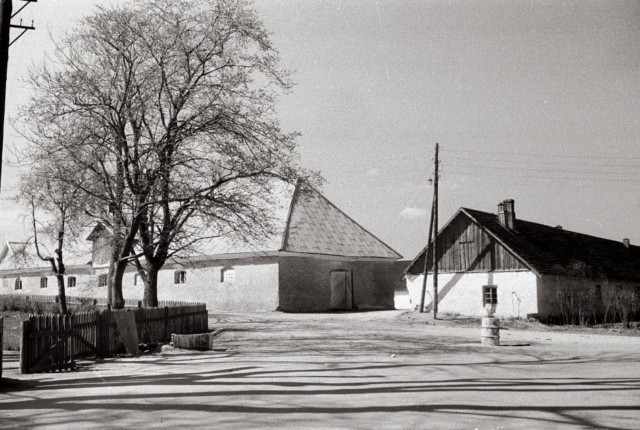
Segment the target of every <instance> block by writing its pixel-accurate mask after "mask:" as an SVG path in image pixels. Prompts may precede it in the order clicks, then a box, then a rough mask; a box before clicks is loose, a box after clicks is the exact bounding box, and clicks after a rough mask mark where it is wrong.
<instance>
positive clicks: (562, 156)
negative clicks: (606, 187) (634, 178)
mask: <svg viewBox="0 0 640 430" xmlns="http://www.w3.org/2000/svg"><path fill="white" fill-rule="evenodd" d="M443 151H446V152H454V153H459V154H466V153H469V152H473V153H481V154H500V155H515V156H523V157H557V158H587V159H602V158H605V159H611V160H616V159H622V160H640V157H628V156H623V157H614V156H610V155H568V154H549V153H546V154H543V153H533V152H512V151H487V150H477V149H466V150H456V149H443Z"/></svg>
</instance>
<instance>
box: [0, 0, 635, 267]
mask: <svg viewBox="0 0 640 430" xmlns="http://www.w3.org/2000/svg"><path fill="white" fill-rule="evenodd" d="M125 1H126V0H112V1H104V0H101V1H100V2H99V3H100V4H109V3H112V4H117V3H123V2H125ZM14 3H15V4H16V5H21V4H22V2H20V1H15V2H14ZM97 3H98V1H96V0H82V1H77V0H41V1H38V2H37V3H33V4H31V5H29V6H28V7H27V8H26V9H25V10H24V11H23V12H22V13H21V14H20V16H21V17H23V19H24V20H25V23H27V22H30V21H31V19H32V18H33V19H34V23H35V26H36V30H35V31H30V32H28V33H27V34H25V35H24V36H23V37H22V38H21V39H20V40H19V41H18V42H16V44H14V45H13V46H12V47H11V51H10V60H9V61H10V63H9V74H8V81H7V82H8V83H7V85H8V90H7V113H8V117H12V116H13V117H15V115H16V112H17V111H16V109H17V106H19V105H20V104H23V103H25V102H26V101H27V100H28V97H29V90H28V87H27V86H26V85H25V84H24V83H23V81H22V80H23V79H24V77H25V76H26V73H27V69H28V67H29V65H30V64H32V63H38V62H41V61H43V59H44V58H45V55H46V54H47V53H50V52H51V51H52V49H53V44H52V42H51V41H50V37H51V36H53V37H59V36H60V35H61V34H63V33H64V32H66V31H73V28H74V25H75V24H76V22H77V20H78V19H79V18H80V17H82V16H83V15H85V14H87V13H90V12H91V10H92V9H93V7H94V5H95V4H97ZM14 8H15V6H14ZM255 8H256V9H257V11H258V13H259V15H260V16H261V17H262V19H263V21H264V23H265V26H266V27H267V29H268V30H269V31H270V32H271V33H272V39H273V42H274V45H275V46H276V47H277V48H278V50H279V51H280V55H281V61H282V62H281V64H282V66H283V67H285V68H287V69H290V70H292V71H293V78H294V81H295V82H296V86H295V87H294V89H293V91H292V92H291V93H290V94H288V95H286V96H284V97H282V98H281V100H280V101H279V104H278V112H279V117H280V120H281V124H282V126H283V128H284V129H285V130H287V131H293V130H297V131H299V132H300V133H301V137H300V139H299V141H298V145H299V152H300V156H301V162H302V164H303V165H304V166H305V167H307V168H310V169H315V170H319V171H320V172H321V173H322V174H323V176H324V178H325V179H326V183H325V184H324V187H323V190H322V191H323V193H324V195H325V196H326V197H327V198H328V199H329V200H331V201H332V202H333V203H335V204H336V205H337V206H338V207H339V208H341V209H342V210H343V211H344V212H345V213H347V214H348V215H349V216H351V217H353V218H354V219H355V220H357V221H358V222H359V223H360V224H361V225H362V226H364V227H365V228H367V229H368V230H369V231H371V232H372V233H374V234H375V235H376V236H378V237H379V238H380V239H382V240H383V241H384V242H386V243H387V244H388V245H390V246H391V247H392V248H394V249H395V250H397V251H398V252H400V253H401V254H402V255H403V256H404V257H405V258H407V259H411V258H413V257H414V256H415V254H416V253H417V252H418V251H419V250H420V249H421V248H422V247H423V246H424V245H425V243H426V241H427V232H428V224H429V211H430V208H431V200H432V194H433V188H432V186H431V185H430V183H429V182H428V179H429V178H430V177H432V176H433V161H432V158H433V153H434V146H435V144H436V143H439V145H440V148H441V151H440V160H441V166H440V167H441V169H440V176H439V178H440V182H439V184H440V186H439V191H440V193H439V220H440V223H439V227H442V225H443V224H444V223H445V222H446V221H447V220H448V219H449V218H450V217H451V216H453V214H454V213H455V211H456V210H457V209H458V208H459V207H470V208H474V209H478V210H484V211H487V212H494V213H495V212H496V205H497V204H498V203H499V202H500V201H502V200H504V199H507V198H511V199H514V200H515V209H516V215H517V217H518V218H522V219H526V220H529V221H534V222H539V223H543V224H548V225H554V226H555V225H562V226H563V228H565V229H566V230H573V231H578V232H582V233H586V234H592V235H595V236H600V237H606V238H611V239H614V240H622V238H629V239H631V243H633V244H637V245H640V221H639V217H638V214H640V115H639V114H638V113H639V112H640V2H638V1H583V0H580V1H561V0H560V1H558V0H549V1H526V2H525V1H512V0H509V1H507V0H505V1H472V0H467V1H425V0H422V1H417V0H415V1H407V0H394V1H390V0H384V1H383V0H378V1H374V0H359V1H339V0H323V1H318V0H311V1H310V0H261V1H258V2H256V4H255ZM14 22H15V19H14ZM12 31H15V30H12ZM9 123H10V120H9V118H7V124H9ZM7 127H10V125H7ZM5 136H6V138H5V139H6V143H5V145H6V146H10V145H15V146H17V147H20V145H23V144H24V142H22V141H21V138H20V137H19V136H18V134H17V133H16V132H15V131H12V130H11V129H10V128H7V131H6V132H5ZM5 156H6V157H7V158H9V157H11V155H10V154H5ZM17 170H18V169H17V168H16V167H11V166H8V167H3V178H2V186H3V189H2V194H1V196H2V198H1V199H0V236H3V239H4V240H19V239H21V238H24V237H25V235H26V233H25V232H24V227H23V225H22V220H21V219H20V217H19V211H18V208H17V207H16V206H15V204H14V203H13V202H11V201H10V200H9V198H10V194H11V188H12V187H14V186H15V177H16V174H17ZM18 235H20V236H21V237H16V236H18Z"/></svg>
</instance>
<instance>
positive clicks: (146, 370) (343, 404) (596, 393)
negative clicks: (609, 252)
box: [0, 311, 640, 430]
mask: <svg viewBox="0 0 640 430" xmlns="http://www.w3.org/2000/svg"><path fill="white" fill-rule="evenodd" d="M398 314H399V312H397V311H396V312H368V313H358V314H311V315H308V314H307V315H292V314H280V313H273V314H258V315H235V314H234V315H232V314H225V315H220V316H218V317H216V318H213V317H212V319H211V321H210V326H211V328H219V327H224V328H226V331H224V332H222V333H221V335H220V336H219V337H218V339H217V348H218V349H219V350H217V351H209V352H204V353H199V352H193V353H192V352H186V351H173V352H170V353H164V354H155V355H147V356H142V357H137V358H118V359H109V360H104V361H102V362H96V363H91V364H86V365H85V366H83V367H82V368H81V369H80V370H79V371H78V372H73V373H59V374H39V375H17V373H16V371H15V369H16V367H17V362H16V361H13V362H9V363H6V362H5V369H7V368H9V369H8V370H5V375H4V376H5V377H7V378H10V379H8V380H5V381H4V382H8V384H9V385H5V386H4V387H3V388H1V389H0V427H1V428H45V427H46V428H110V427H112V428H133V427H138V428H183V427H185V428H187V427H196V428H217V429H226V428H239V429H246V428H304V429H324V428H328V429H329V428H330V429H334V428H348V429H367V430H369V429H414V428H436V429H442V428H469V429H475V428H479V429H492V428H526V429H531V428H549V429H555V428H609V429H614V428H616V429H617V428H629V429H631V428H638V427H639V426H640V363H639V361H640V338H637V337H633V338H631V337H621V336H617V337H614V336H597V335H569V334H563V333H549V332H519V331H513V330H510V331H507V332H503V341H504V342H506V343H508V344H510V345H520V344H527V343H528V344H529V346H502V347H496V348H483V347H481V346H479V329H469V328H448V327H439V326H434V325H428V324H425V323H424V322H415V321H413V322H412V321H408V320H406V319H402V318H398ZM10 357H13V358H14V360H15V357H16V355H15V354H14V355H12V356H10Z"/></svg>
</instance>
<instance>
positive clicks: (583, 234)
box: [460, 207, 640, 249]
mask: <svg viewBox="0 0 640 430" xmlns="http://www.w3.org/2000/svg"><path fill="white" fill-rule="evenodd" d="M460 209H464V210H466V211H472V212H480V213H483V214H485V215H493V216H495V217H497V216H498V215H496V214H494V213H493V212H485V211H481V210H478V209H471V208H465V207H461V208H460ZM518 222H524V223H527V224H533V225H537V226H542V227H546V228H551V229H556V230H558V231H562V232H564V233H570V234H575V235H579V236H584V237H589V238H593V239H598V240H606V241H609V242H612V243H619V244H622V241H620V240H616V239H609V238H606V237H601V236H595V235H593V234H587V233H581V232H579V231H574V230H567V229H565V228H561V229H560V228H557V227H553V226H551V225H549V224H543V223H541V222H536V221H529V220H526V219H522V218H516V223H518ZM515 231H516V232H517V231H518V230H517V228H516V229H515ZM630 246H631V247H634V248H638V249H640V245H634V244H630Z"/></svg>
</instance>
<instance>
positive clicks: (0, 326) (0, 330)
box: [0, 316, 4, 380]
mask: <svg viewBox="0 0 640 430" xmlns="http://www.w3.org/2000/svg"><path fill="white" fill-rule="evenodd" d="M2 333H4V318H2V317H1V316H0V380H2V351H3V350H4V345H3V343H2Z"/></svg>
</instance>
